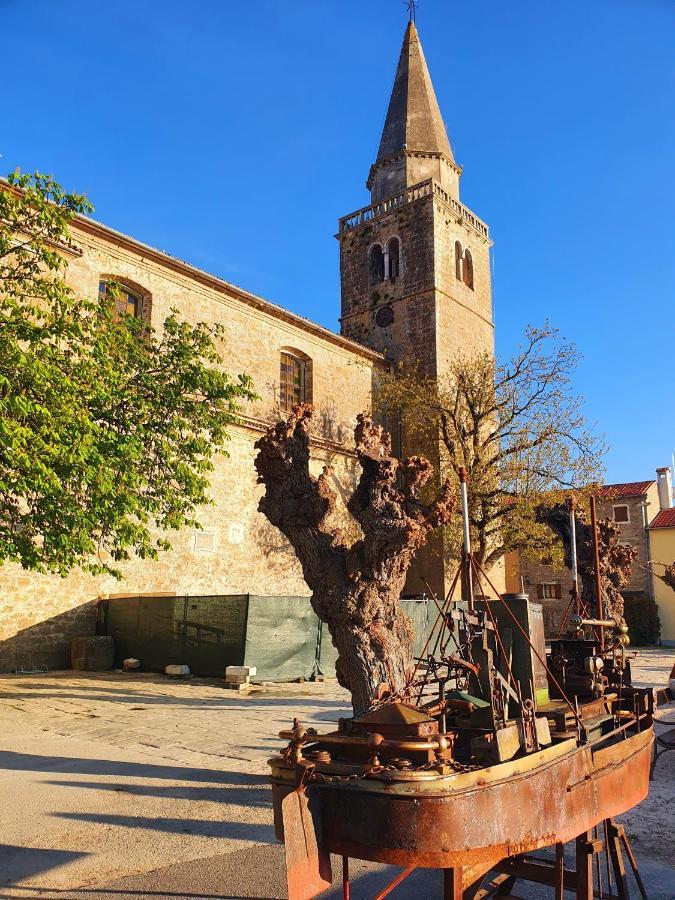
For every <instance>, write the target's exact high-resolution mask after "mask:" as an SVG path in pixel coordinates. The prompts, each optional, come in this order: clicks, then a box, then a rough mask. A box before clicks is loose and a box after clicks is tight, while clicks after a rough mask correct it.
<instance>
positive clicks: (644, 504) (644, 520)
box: [640, 500, 654, 600]
mask: <svg viewBox="0 0 675 900" xmlns="http://www.w3.org/2000/svg"><path fill="white" fill-rule="evenodd" d="M648 506H649V504H648V503H647V501H646V500H643V501H642V503H641V504H640V510H641V512H642V533H643V534H644V541H645V559H646V561H647V589H648V591H649V599H650V600H654V576H653V575H652V570H651V568H650V567H649V559H650V555H649V519H648V518H647V507H648Z"/></svg>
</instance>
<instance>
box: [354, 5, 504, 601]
mask: <svg viewBox="0 0 675 900" xmlns="http://www.w3.org/2000/svg"><path fill="white" fill-rule="evenodd" d="M461 174H462V170H461V168H460V166H458V165H457V163H456V162H455V158H454V155H453V152H452V148H451V146H450V141H449V140H448V135H447V131H446V128H445V124H444V122H443V119H442V116H441V112H440V109H439V106H438V100H437V99H436V94H435V91H434V88H433V84H432V82H431V77H430V75H429V70H428V68H427V64H426V60H425V58H424V53H423V51H422V46H421V44H420V39H419V35H418V33H417V29H416V27H415V23H414V22H413V21H410V22H409V23H408V26H407V28H406V32H405V36H404V39H403V47H402V49H401V55H400V58H399V61H398V68H397V70H396V78H395V79H394V86H393V88H392V92H391V98H390V100H389V108H388V110H387V117H386V121H385V124H384V129H383V132H382V138H381V140H380V146H379V150H378V154H377V158H376V160H375V162H374V163H373V165H372V166H371V168H370V173H369V175H368V180H367V183H366V186H367V188H368V190H369V191H370V201H371V202H370V205H369V206H366V207H364V208H362V209H359V210H357V211H356V212H354V213H351V215H348V216H345V217H343V218H342V219H340V222H339V228H338V234H337V238H338V240H339V242H340V280H341V297H342V309H341V319H340V322H341V333H342V334H343V335H345V336H346V337H349V338H351V339H352V340H355V341H358V342H359V343H362V344H365V345H366V346H368V347H372V348H373V349H374V350H379V351H380V352H382V353H384V354H385V355H386V356H387V358H389V359H390V360H391V361H392V362H393V363H398V362H402V363H403V364H404V365H406V366H409V365H414V366H416V368H417V370H418V372H419V373H420V374H423V375H426V376H430V377H432V378H438V379H439V380H441V381H442V379H443V376H444V373H445V372H446V371H447V368H448V365H449V364H450V363H451V361H452V360H454V359H456V358H457V356H458V355H460V354H461V355H465V356H470V355H472V354H475V353H480V352H488V353H492V352H493V348H494V341H493V323H492V297H491V286H490V247H491V246H492V242H491V241H490V235H489V230H488V226H487V225H486V224H485V223H484V222H482V221H481V220H480V219H479V218H478V217H477V216H476V215H475V214H474V213H473V212H471V210H469V209H468V208H467V207H466V206H464V205H463V204H462V203H461V202H460V199H459V186H460V176H461ZM403 441H404V446H403V447H402V451H403V452H404V453H417V452H421V453H424V455H426V456H428V457H429V459H430V460H431V461H432V462H434V463H435V464H436V465H437V464H438V459H439V445H438V442H436V444H435V445H434V446H429V447H409V446H405V435H404V436H403ZM434 544H435V546H433V545H432V546H427V547H426V548H424V551H423V553H422V554H420V555H419V557H418V559H417V560H416V563H415V565H414V567H413V568H412V569H411V573H410V577H409V581H408V586H407V588H406V592H407V593H411V594H417V593H419V592H420V591H421V590H423V589H424V588H423V584H422V580H421V576H422V574H423V575H424V577H425V578H426V579H427V580H428V581H429V583H430V584H431V585H432V587H433V588H434V590H435V591H437V592H438V593H439V594H440V595H441V596H444V594H445V591H446V590H447V588H448V587H449V585H448V580H449V573H450V569H451V566H452V565H453V564H452V563H451V562H450V561H449V560H447V559H446V558H445V557H446V556H447V554H446V553H445V552H444V546H443V538H442V536H436V537H435V538H434Z"/></svg>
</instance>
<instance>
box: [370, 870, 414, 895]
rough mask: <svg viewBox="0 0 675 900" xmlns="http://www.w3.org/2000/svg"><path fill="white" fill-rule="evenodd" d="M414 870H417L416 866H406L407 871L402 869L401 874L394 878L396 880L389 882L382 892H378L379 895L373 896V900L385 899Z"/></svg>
mask: <svg viewBox="0 0 675 900" xmlns="http://www.w3.org/2000/svg"><path fill="white" fill-rule="evenodd" d="M416 868H417V866H408V868H407V869H404V870H403V871H402V872H399V873H398V875H397V876H396V878H394V880H393V881H390V882H389V884H388V885H387V886H386V888H385V889H384V890H383V891H380V893H379V894H376V895H375V900H383V898H384V897H387V896H388V895H389V894H391V892H392V891H393V890H394V888H395V887H398V885H399V884H400V883H401V882H402V881H405V879H406V878H407V877H408V875H411V874H412V873H413V872H414V871H415V869H416Z"/></svg>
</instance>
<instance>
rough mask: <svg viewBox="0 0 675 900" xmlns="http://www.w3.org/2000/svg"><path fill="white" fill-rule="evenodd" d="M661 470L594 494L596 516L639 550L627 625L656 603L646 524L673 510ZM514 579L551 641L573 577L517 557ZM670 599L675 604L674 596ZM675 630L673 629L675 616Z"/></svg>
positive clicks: (627, 593) (674, 556)
mask: <svg viewBox="0 0 675 900" xmlns="http://www.w3.org/2000/svg"><path fill="white" fill-rule="evenodd" d="M664 471H667V472H668V473H669V471H670V470H668V469H666V470H663V469H658V470H657V478H656V479H653V480H651V481H632V482H625V483H621V484H606V485H604V486H603V487H601V488H600V490H599V492H598V495H597V496H598V517H599V518H601V519H602V518H609V519H612V521H614V522H616V524H617V525H618V526H619V529H620V531H621V539H622V541H623V542H624V543H626V544H630V546H631V547H635V548H636V550H637V556H636V559H635V563H634V564H633V570H632V573H631V579H630V582H629V584H628V586H627V587H626V589H625V590H624V591H623V595H624V599H625V601H626V619H627V621H628V623H629V626H630V624H631V618H636V619H637V618H639V617H640V616H641V615H642V611H646V610H647V608H648V605H649V604H653V602H654V599H655V591H656V586H655V583H654V579H653V578H652V576H651V573H650V571H649V566H648V562H649V560H650V558H656V557H655V556H654V552H653V549H651V548H650V539H651V532H650V527H651V526H650V523H653V521H654V520H655V519H656V518H657V517H658V515H659V514H660V512H661V511H662V510H669V508H670V506H672V492H671V493H668V491H667V490H664V489H660V487H659V486H660V481H661V473H663V472H664ZM664 553H665V555H666V558H665V559H664V561H665V562H672V561H673V560H675V552H671V553H670V556H668V555H667V552H666V551H665V549H664ZM516 566H517V568H515V567H516ZM514 577H515V578H516V579H518V578H519V579H520V589H521V590H524V591H525V592H526V593H528V594H530V596H531V597H532V599H537V600H538V601H539V602H541V604H542V606H543V610H544V626H545V629H546V634H547V637H554V636H555V635H556V634H557V633H558V630H559V628H560V624H561V621H562V618H563V616H564V614H565V610H566V609H567V606H568V604H569V600H570V592H571V590H572V573H571V572H570V570H569V569H567V568H554V567H553V566H550V565H546V564H544V563H533V562H530V561H529V560H527V559H521V560H519V561H518V562H512V572H511V579H512V580H513V578H514ZM657 581H658V579H657ZM664 587H665V585H664ZM668 590H669V589H668ZM671 593H672V592H671ZM673 599H674V600H675V594H673ZM673 626H674V629H675V618H674V620H673ZM633 630H636V629H633Z"/></svg>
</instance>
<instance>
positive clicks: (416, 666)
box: [407, 566, 462, 703]
mask: <svg viewBox="0 0 675 900" xmlns="http://www.w3.org/2000/svg"><path fill="white" fill-rule="evenodd" d="M461 571H462V569H461V566H460V567H459V568H458V569H457V572H456V573H455V577H454V578H453V580H452V585H451V586H450V590H449V591H448V596H447V598H446V601H445V604H444V607H443V610H446V609H447V608H448V607H449V605H450V602H451V598H452V594H453V591H454V589H455V586H456V584H457V581H458V579H459V574H460V572H461ZM444 615H445V612H439V614H438V616H437V617H436V621H435V622H434V627H433V628H432V629H431V631H430V632H429V637H428V638H427V640H426V643H425V645H424V649H423V650H422V653H421V655H420V657H419V659H418V660H417V662H416V663H415V668H414V670H413V673H412V675H411V676H410V680H409V681H408V685H407V687H412V684H413V682H414V681H415V677H416V676H417V671H418V669H419V666H420V663H421V661H422V660H423V659H424V657H425V655H426V652H427V650H428V649H429V644H430V643H431V639H432V637H433V636H434V633H435V631H436V629H437V628H438V623H439V621H440V620H441V618H443V617H444ZM440 636H441V633H440V631H439V633H438V634H437V635H436V640H435V642H434V649H433V650H432V651H431V656H433V655H434V654H435V653H436V648H437V647H438V642H439V639H440ZM428 675H429V670H428V669H427V672H426V673H425V676H424V681H423V682H422V687H421V688H420V691H419V694H418V695H417V702H418V703H419V701H420V698H421V696H422V693H423V692H424V688H425V687H426V686H427V680H428Z"/></svg>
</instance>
